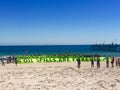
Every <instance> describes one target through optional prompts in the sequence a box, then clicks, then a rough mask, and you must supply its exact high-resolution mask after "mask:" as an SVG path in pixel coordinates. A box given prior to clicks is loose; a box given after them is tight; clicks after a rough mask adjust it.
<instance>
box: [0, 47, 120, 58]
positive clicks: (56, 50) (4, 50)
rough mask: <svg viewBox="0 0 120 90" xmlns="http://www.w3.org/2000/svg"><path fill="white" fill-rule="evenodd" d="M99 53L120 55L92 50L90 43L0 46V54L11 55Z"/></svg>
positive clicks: (118, 54) (119, 54)
mask: <svg viewBox="0 0 120 90" xmlns="http://www.w3.org/2000/svg"><path fill="white" fill-rule="evenodd" d="M66 51H69V53H70V54H78V53H79V54H100V55H110V56H120V52H108V51H92V50H91V45H25V46H22V45H21V46H0V56H11V55H26V54H27V55H36V54H42V55H48V54H64V53H66Z"/></svg>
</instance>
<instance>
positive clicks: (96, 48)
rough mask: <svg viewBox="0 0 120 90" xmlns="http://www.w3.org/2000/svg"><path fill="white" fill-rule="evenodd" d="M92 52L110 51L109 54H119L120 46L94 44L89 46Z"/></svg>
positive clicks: (114, 44)
mask: <svg viewBox="0 0 120 90" xmlns="http://www.w3.org/2000/svg"><path fill="white" fill-rule="evenodd" d="M91 50H92V51H110V52H120V45H119V44H116V43H113V42H112V43H111V44H104V43H103V44H94V45H91Z"/></svg>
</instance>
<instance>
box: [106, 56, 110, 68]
mask: <svg viewBox="0 0 120 90" xmlns="http://www.w3.org/2000/svg"><path fill="white" fill-rule="evenodd" d="M106 66H107V68H108V67H109V57H107V58H106Z"/></svg>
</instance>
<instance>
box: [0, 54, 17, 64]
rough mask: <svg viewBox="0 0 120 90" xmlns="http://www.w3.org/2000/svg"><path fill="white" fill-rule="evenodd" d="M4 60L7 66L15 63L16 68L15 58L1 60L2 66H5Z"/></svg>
mask: <svg viewBox="0 0 120 90" xmlns="http://www.w3.org/2000/svg"><path fill="white" fill-rule="evenodd" d="M5 59H6V63H7V64H9V63H15V64H16V66H17V63H18V61H17V58H16V57H14V56H9V57H6V58H1V63H2V66H5Z"/></svg>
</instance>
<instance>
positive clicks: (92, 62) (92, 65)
mask: <svg viewBox="0 0 120 90" xmlns="http://www.w3.org/2000/svg"><path fill="white" fill-rule="evenodd" d="M91 67H94V57H92V58H91Z"/></svg>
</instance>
